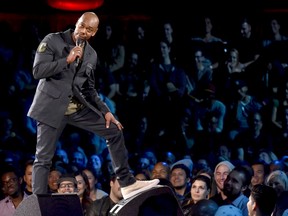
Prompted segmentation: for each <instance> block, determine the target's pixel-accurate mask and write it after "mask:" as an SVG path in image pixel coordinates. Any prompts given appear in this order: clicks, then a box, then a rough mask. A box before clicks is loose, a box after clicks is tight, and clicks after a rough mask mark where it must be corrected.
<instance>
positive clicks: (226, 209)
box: [215, 204, 243, 216]
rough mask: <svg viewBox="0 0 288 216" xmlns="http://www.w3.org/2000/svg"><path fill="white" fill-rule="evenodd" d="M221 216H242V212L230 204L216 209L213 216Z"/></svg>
mask: <svg viewBox="0 0 288 216" xmlns="http://www.w3.org/2000/svg"><path fill="white" fill-rule="evenodd" d="M223 215H227V216H232V215H233V216H243V214H242V211H241V210H240V209H239V208H237V207H235V206H234V205H231V204H228V205H223V206H220V207H219V208H218V209H217V211H216V213H215V216H223Z"/></svg>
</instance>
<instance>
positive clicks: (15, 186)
mask: <svg viewBox="0 0 288 216" xmlns="http://www.w3.org/2000/svg"><path fill="white" fill-rule="evenodd" d="M22 181H23V180H22V177H21V174H20V173H19V171H18V170H17V169H16V168H15V167H13V166H10V165H7V166H5V165H4V166H3V169H2V167H1V189H2V191H3V193H4V195H5V196H10V197H14V198H15V197H18V196H19V195H20V194H21V184H22Z"/></svg>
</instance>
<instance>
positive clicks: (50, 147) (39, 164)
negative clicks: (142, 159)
mask: <svg viewBox="0 0 288 216" xmlns="http://www.w3.org/2000/svg"><path fill="white" fill-rule="evenodd" d="M98 26H99V18H98V16H97V15H96V14H95V13H93V12H85V13H84V14H83V15H82V16H81V17H80V18H79V19H78V21H77V23H76V25H75V30H71V29H69V30H67V31H65V32H57V33H50V34H48V35H47V36H45V38H44V39H43V40H42V42H41V43H40V44H39V46H38V48H37V53H36V56H35V59H34V64H33V76H34V78H35V79H39V83H38V86H37V90H36V93H35V96H34V100H33V102H32V105H31V107H30V109H29V111H28V116H29V117H31V118H33V119H35V120H36V121H37V145H36V153H35V161H34V164H33V180H32V182H33V186H32V187H33V193H34V194H45V193H47V179H48V173H49V169H50V167H51V165H52V158H53V156H54V153H55V150H56V143H57V140H58V139H59V137H60V135H61V134H62V132H63V130H64V128H65V126H66V125H67V124H70V125H73V126H76V127H78V128H81V129H85V130H87V131H90V132H93V133H95V134H97V135H99V136H101V137H103V138H105V139H106V143H107V147H108V150H109V153H110V156H111V159H112V164H113V168H114V172H115V173H116V176H117V180H118V182H119V184H120V186H121V192H122V194H123V197H124V199H128V198H130V197H131V196H134V195H136V194H138V193H140V192H142V191H145V190H147V189H150V188H151V187H153V186H156V185H157V184H158V183H159V180H158V179H154V180H151V181H136V179H135V178H134V176H133V175H132V173H131V172H130V171H129V164H128V154H127V153H128V152H127V149H126V147H125V143H124V136H123V132H122V129H123V126H122V124H121V123H120V122H119V121H117V119H116V118H115V117H114V116H113V114H112V113H111V112H110V110H109V108H108V107H107V106H106V104H105V103H104V102H103V101H102V100H101V99H100V98H99V96H98V93H97V91H96V90H95V80H94V71H95V68H96V62H97V53H96V51H95V50H94V49H93V48H92V47H91V46H90V44H89V42H88V41H89V39H90V38H91V37H93V36H95V34H96V32H97V30H98Z"/></svg>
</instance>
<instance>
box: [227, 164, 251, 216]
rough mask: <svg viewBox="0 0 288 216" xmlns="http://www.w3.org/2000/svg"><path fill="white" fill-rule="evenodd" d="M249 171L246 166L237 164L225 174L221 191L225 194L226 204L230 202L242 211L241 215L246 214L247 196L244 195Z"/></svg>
mask: <svg viewBox="0 0 288 216" xmlns="http://www.w3.org/2000/svg"><path fill="white" fill-rule="evenodd" d="M251 177H252V175H251V173H250V170H248V169H247V167H244V166H237V167H235V168H234V169H233V170H232V171H231V172H230V173H229V175H228V176H227V178H226V180H225V182H224V188H223V192H224V194H225V195H226V196H227V199H226V200H225V202H226V204H232V205H234V206H235V207H237V208H239V209H240V210H241V211H242V214H243V216H248V209H247V202H248V200H249V199H248V197H247V196H245V195H244V193H245V191H246V190H247V189H248V187H249V184H250V182H251Z"/></svg>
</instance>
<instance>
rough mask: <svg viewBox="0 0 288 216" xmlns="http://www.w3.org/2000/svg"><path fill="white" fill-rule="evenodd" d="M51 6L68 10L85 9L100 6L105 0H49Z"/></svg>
mask: <svg viewBox="0 0 288 216" xmlns="http://www.w3.org/2000/svg"><path fill="white" fill-rule="evenodd" d="M47 3H48V5H49V6H50V7H53V8H56V9H60V10H66V11H85V10H93V9H96V8H99V7H101V6H102V5H103V3H104V0H47Z"/></svg>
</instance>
